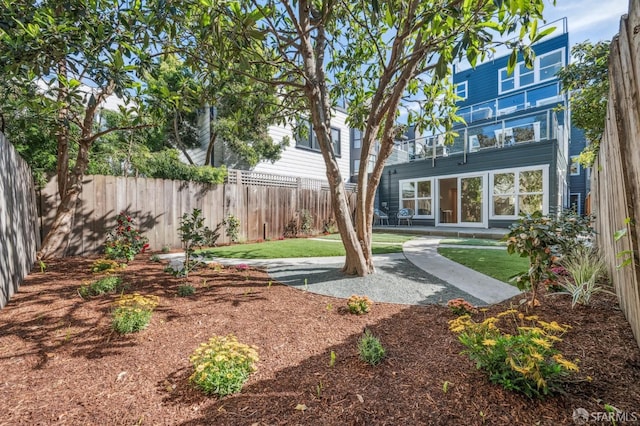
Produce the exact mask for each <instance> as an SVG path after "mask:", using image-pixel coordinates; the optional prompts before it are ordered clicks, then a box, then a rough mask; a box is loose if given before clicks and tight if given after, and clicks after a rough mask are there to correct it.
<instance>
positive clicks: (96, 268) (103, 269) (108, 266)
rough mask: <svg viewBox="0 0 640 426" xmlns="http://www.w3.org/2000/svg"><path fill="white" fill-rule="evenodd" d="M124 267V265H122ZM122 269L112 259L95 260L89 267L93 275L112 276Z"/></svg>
mask: <svg viewBox="0 0 640 426" xmlns="http://www.w3.org/2000/svg"><path fill="white" fill-rule="evenodd" d="M123 265H125V266H126V264H123ZM120 269H122V265H121V264H120V263H118V261H116V260H113V259H104V258H100V259H96V260H95V261H94V262H93V264H92V265H91V272H93V273H94V274H112V273H114V272H117V271H119V270H120Z"/></svg>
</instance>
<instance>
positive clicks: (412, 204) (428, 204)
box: [400, 179, 433, 217]
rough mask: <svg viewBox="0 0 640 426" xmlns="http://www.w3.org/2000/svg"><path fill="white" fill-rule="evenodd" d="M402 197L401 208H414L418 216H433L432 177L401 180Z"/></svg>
mask: <svg viewBox="0 0 640 426" xmlns="http://www.w3.org/2000/svg"><path fill="white" fill-rule="evenodd" d="M400 197H401V200H400V206H401V208H409V209H412V210H413V211H414V212H415V213H414V214H415V215H416V216H422V217H433V209H432V182H431V179H429V180H415V181H403V182H401V183H400Z"/></svg>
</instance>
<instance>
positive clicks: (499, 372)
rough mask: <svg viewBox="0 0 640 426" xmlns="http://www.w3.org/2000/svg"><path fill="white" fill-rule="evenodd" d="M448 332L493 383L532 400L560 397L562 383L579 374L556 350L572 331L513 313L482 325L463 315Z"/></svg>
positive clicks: (455, 320) (566, 326)
mask: <svg viewBox="0 0 640 426" xmlns="http://www.w3.org/2000/svg"><path fill="white" fill-rule="evenodd" d="M505 320H508V321H505ZM501 321H502V322H506V324H501V325H502V326H503V328H505V329H506V330H505V331H503V330H501V329H500V328H499V327H498V324H499V323H500V322H501ZM449 328H450V330H451V331H453V332H454V333H456V334H457V335H458V339H459V340H460V342H461V343H462V344H463V345H464V346H465V347H466V348H467V349H466V350H465V351H463V353H465V354H467V355H468V356H469V358H470V359H471V360H472V361H475V363H476V366H477V368H478V369H481V370H484V371H486V372H487V374H488V375H489V380H491V381H492V382H493V383H498V384H500V385H502V386H503V387H504V388H505V389H508V390H512V391H516V392H521V393H523V394H525V395H527V396H528V397H542V396H545V395H549V394H551V393H554V392H557V391H558V390H559V389H560V384H561V383H562V381H563V379H565V378H566V377H567V376H568V375H569V374H571V373H572V372H577V371H578V366H577V365H576V363H575V362H572V361H569V360H567V359H566V358H564V357H563V355H562V354H561V353H560V352H559V351H558V350H557V349H555V348H554V344H555V343H556V342H558V341H561V338H560V336H561V335H563V334H564V333H565V332H567V330H568V329H569V328H570V327H569V326H568V325H560V324H558V323H557V322H555V321H552V322H546V321H542V320H540V319H538V317H537V316H535V315H533V316H524V314H522V313H518V311H517V310H515V309H509V310H507V311H504V312H501V313H499V314H498V315H496V316H495V317H489V318H486V319H485V320H484V321H482V322H476V321H474V320H473V319H472V318H471V317H470V316H469V315H463V316H460V317H458V318H456V319H454V320H451V321H449Z"/></svg>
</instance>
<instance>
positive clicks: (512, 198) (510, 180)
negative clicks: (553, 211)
mask: <svg viewBox="0 0 640 426" xmlns="http://www.w3.org/2000/svg"><path fill="white" fill-rule="evenodd" d="M544 180H545V174H544V172H543V170H542V169H533V170H520V171H505V172H498V173H494V174H493V175H492V181H491V186H492V188H493V189H492V194H491V195H492V211H493V215H494V216H495V217H498V218H499V217H500V216H508V217H517V216H518V215H520V214H521V213H528V214H531V213H533V212H536V211H540V212H544Z"/></svg>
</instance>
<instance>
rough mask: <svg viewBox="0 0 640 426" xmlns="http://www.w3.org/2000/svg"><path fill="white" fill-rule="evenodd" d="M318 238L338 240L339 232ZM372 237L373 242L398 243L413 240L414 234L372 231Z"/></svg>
mask: <svg viewBox="0 0 640 426" xmlns="http://www.w3.org/2000/svg"><path fill="white" fill-rule="evenodd" d="M317 238H320V239H323V240H333V241H340V234H330V235H320V236H319V237H317ZM372 238H373V242H374V243H399V244H402V243H404V242H406V241H409V240H413V239H414V238H416V236H415V235H403V234H390V233H384V232H381V233H378V232H374V233H373V234H372Z"/></svg>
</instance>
